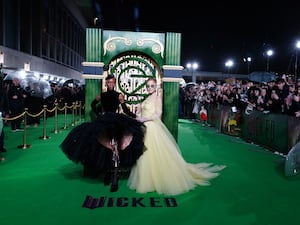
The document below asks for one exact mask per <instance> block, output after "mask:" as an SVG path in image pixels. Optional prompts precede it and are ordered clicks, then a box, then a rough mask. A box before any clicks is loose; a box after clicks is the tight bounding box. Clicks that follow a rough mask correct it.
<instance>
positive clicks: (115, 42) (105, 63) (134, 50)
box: [83, 28, 183, 140]
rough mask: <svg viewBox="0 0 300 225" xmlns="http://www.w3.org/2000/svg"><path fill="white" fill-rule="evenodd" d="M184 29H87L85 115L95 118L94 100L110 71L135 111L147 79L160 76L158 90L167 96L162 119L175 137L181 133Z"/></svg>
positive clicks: (141, 98) (84, 68) (84, 71)
mask: <svg viewBox="0 0 300 225" xmlns="http://www.w3.org/2000/svg"><path fill="white" fill-rule="evenodd" d="M180 54H181V34H180V33H149V32H128V31H113V30H102V29H98V28H88V29H87V31H86V61H85V62H83V78H84V79H85V85H86V93H85V105H86V107H85V119H86V121H90V120H92V118H93V117H92V116H91V115H92V112H91V106H90V103H91V102H92V101H93V99H94V98H95V96H96V95H98V94H99V93H101V92H102V91H103V89H104V88H105V87H104V86H103V82H102V80H103V78H105V77H106V75H107V73H111V74H114V75H115V76H116V78H117V89H118V91H120V92H122V93H123V94H124V95H125V98H126V101H127V103H128V104H129V105H130V106H131V107H132V110H133V111H134V108H135V104H137V103H139V102H141V101H143V99H144V97H145V95H146V93H145V91H146V89H145V81H146V79H148V78H149V77H155V78H157V80H158V84H159V87H160V88H159V89H158V94H160V95H161V97H162V99H163V117H162V121H163V122H164V124H165V125H166V126H167V127H168V129H169V130H170V132H171V133H172V135H173V136H174V138H175V139H176V140H177V135H178V104H179V102H178V100H179V96H178V95H179V82H180V81H181V80H182V69H183V67H182V66H180V58H181V55H180Z"/></svg>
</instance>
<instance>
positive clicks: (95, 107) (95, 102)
mask: <svg viewBox="0 0 300 225" xmlns="http://www.w3.org/2000/svg"><path fill="white" fill-rule="evenodd" d="M98 103H99V101H97V99H94V100H93V101H92V103H91V108H92V110H93V112H94V113H95V114H96V115H98V114H99V113H100V110H99V107H97V105H98Z"/></svg>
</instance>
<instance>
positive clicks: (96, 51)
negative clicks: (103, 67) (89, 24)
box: [86, 28, 102, 62]
mask: <svg viewBox="0 0 300 225" xmlns="http://www.w3.org/2000/svg"><path fill="white" fill-rule="evenodd" d="M101 35H102V31H101V29H95V28H88V29H87V30H86V61H87V62H101V61H102V57H101V49H102V37H101Z"/></svg>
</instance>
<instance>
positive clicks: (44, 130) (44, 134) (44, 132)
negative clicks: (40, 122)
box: [40, 105, 50, 140]
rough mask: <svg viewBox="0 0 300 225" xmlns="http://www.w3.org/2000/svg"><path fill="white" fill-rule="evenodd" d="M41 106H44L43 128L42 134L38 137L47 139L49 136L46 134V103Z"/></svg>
mask: <svg viewBox="0 0 300 225" xmlns="http://www.w3.org/2000/svg"><path fill="white" fill-rule="evenodd" d="M43 107H44V129H43V136H42V137H40V139H43V140H47V139H49V138H50V137H48V136H47V135H46V119H47V113H46V112H47V105H44V106H43Z"/></svg>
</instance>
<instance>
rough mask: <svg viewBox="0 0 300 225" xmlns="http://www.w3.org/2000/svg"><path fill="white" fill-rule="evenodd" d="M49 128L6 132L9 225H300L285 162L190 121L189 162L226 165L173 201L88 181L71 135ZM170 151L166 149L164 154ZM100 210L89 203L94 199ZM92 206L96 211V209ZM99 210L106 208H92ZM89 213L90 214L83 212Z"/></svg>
mask: <svg viewBox="0 0 300 225" xmlns="http://www.w3.org/2000/svg"><path fill="white" fill-rule="evenodd" d="M51 119H52V118H49V121H48V122H47V123H48V124H47V135H48V136H50V138H49V139H45V140H44V139H41V138H40V137H41V136H43V126H42V125H40V127H38V128H33V127H30V128H28V129H27V137H26V144H28V145H30V146H29V147H28V148H25V149H23V148H20V147H19V146H20V145H21V146H22V145H23V144H24V135H23V133H22V132H17V133H12V132H11V131H10V127H5V132H6V133H5V134H6V137H5V142H6V148H7V152H6V153H3V154H2V155H3V156H5V158H6V160H5V161H4V162H1V163H0V193H1V198H0V224H1V225H24V224H30V225H89V224H105V225H109V224H114V225H118V224H120V225H121V224H122V225H127V224H128V225H129V224H130V225H132V224H143V225H153V224H163V225H174V224H180V225H184V224H186V225H199V224H203V225H221V224H222V225H227V224H228V225H250V224H251V225H283V224H285V225H293V224H295V225H296V224H297V225H298V224H299V221H300V215H299V213H298V205H299V202H300V191H299V190H300V179H299V176H298V175H296V176H293V177H285V176H284V171H283V160H284V158H283V157H282V156H279V155H276V154H274V153H272V152H270V151H267V150H265V149H263V148H261V147H259V146H256V145H253V144H249V143H246V142H243V141H242V140H241V139H239V138H236V137H231V136H226V135H223V134H220V133H218V132H217V131H216V130H215V129H214V128H209V127H202V126H200V124H198V123H194V122H191V121H188V120H180V121H179V137H178V143H179V145H180V147H181V149H182V154H183V156H184V158H185V159H186V160H187V161H188V162H211V163H214V164H222V165H226V166H227V168H226V169H225V170H223V171H221V175H220V176H219V177H217V178H216V179H214V180H212V181H211V185H210V186H199V187H197V188H196V189H195V190H193V191H190V192H188V193H185V194H182V195H178V196H174V197H169V196H164V195H158V194H156V193H149V194H137V193H135V192H134V191H132V190H129V189H128V187H127V186H126V177H124V178H123V179H122V180H121V181H120V188H119V191H118V192H116V193H111V192H110V191H109V186H104V185H103V183H102V181H101V180H100V179H99V180H93V179H88V178H84V177H82V167H81V165H77V164H74V163H72V162H71V161H70V160H68V159H67V158H66V156H65V155H64V154H63V153H62V151H61V150H60V148H59V144H60V143H61V142H62V140H63V139H64V137H65V136H66V135H67V133H68V132H69V131H70V129H71V128H72V127H69V128H68V129H61V130H59V132H58V133H53V132H51V128H53V122H52V123H51ZM162 150H163V149H162ZM88 197H90V198H89V199H92V200H93V201H92V202H89V203H87V202H85V200H86V199H88ZM84 203H85V205H84ZM90 203H91V204H90ZM93 203H97V204H96V205H97V206H98V207H96V208H88V207H87V206H90V207H91V206H92V205H93ZM83 205H84V206H85V207H83Z"/></svg>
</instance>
